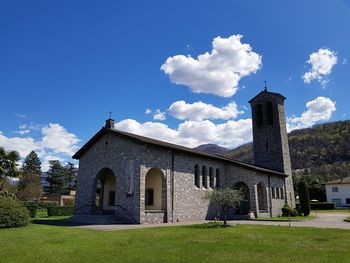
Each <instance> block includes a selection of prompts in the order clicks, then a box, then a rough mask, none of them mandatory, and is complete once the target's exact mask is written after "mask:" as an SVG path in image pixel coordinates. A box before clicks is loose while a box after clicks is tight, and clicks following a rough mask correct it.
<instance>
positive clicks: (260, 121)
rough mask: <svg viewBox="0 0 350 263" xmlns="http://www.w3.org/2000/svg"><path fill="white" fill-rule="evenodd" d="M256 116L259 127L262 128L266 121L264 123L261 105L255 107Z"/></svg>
mask: <svg viewBox="0 0 350 263" xmlns="http://www.w3.org/2000/svg"><path fill="white" fill-rule="evenodd" d="M255 116H256V125H257V127H261V126H262V125H263V122H264V121H263V106H262V104H260V103H259V104H257V105H256V106H255Z"/></svg>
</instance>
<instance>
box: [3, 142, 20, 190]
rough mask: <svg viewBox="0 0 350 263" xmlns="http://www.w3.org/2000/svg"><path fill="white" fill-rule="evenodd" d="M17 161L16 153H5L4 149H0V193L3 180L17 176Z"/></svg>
mask: <svg viewBox="0 0 350 263" xmlns="http://www.w3.org/2000/svg"><path fill="white" fill-rule="evenodd" d="M19 159H20V156H19V153H18V152H16V151H6V150H5V148H3V147H0V191H1V190H2V185H3V181H4V180H6V179H7V178H11V177H17V176H18V168H17V161H19Z"/></svg>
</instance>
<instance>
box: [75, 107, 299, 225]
mask: <svg viewBox="0 0 350 263" xmlns="http://www.w3.org/2000/svg"><path fill="white" fill-rule="evenodd" d="M282 106H283V104H282ZM278 112H279V114H282V113H283V114H284V112H282V111H278ZM253 119H254V115H253ZM279 124H283V123H279ZM284 125H285V123H284ZM113 127H114V125H113V122H112V120H107V123H106V126H105V127H104V128H102V129H101V130H100V132H98V133H97V134H96V135H95V136H94V137H93V138H92V139H91V140H90V141H89V142H88V143H87V144H86V145H85V146H83V148H82V149H81V150H79V151H78V153H77V154H75V155H74V156H73V157H74V158H77V159H79V174H78V184H77V196H76V204H75V215H76V216H82V215H92V214H94V213H96V189H97V184H98V183H97V182H98V179H99V178H101V176H102V175H103V173H105V171H108V173H112V174H113V175H114V177H115V195H110V196H113V197H114V198H115V200H113V201H114V202H113V204H114V207H115V208H114V210H113V213H114V214H115V215H116V217H118V218H119V219H120V220H122V221H123V222H128V223H162V222H178V221H179V222H181V221H193V220H203V219H214V218H215V217H220V216H221V214H220V210H219V209H218V208H216V207H214V206H213V205H212V204H210V203H209V202H208V201H206V200H204V199H203V197H204V195H205V194H206V193H207V192H209V191H213V190H214V189H215V188H224V187H235V185H240V186H242V185H243V186H245V187H246V189H247V197H249V198H248V199H247V200H248V201H247V203H246V204H244V206H243V205H242V208H240V211H239V212H240V213H243V211H245V212H249V211H252V212H254V214H255V216H256V217H268V216H277V215H280V214H281V208H282V207H283V205H284V204H285V203H286V202H289V201H288V195H289V194H290V193H292V191H291V190H290V183H291V181H289V180H291V177H290V176H289V175H290V173H289V171H287V168H286V167H287V165H288V160H287V161H285V170H283V171H281V170H280V169H279V168H280V167H278V169H277V168H276V167H273V168H276V169H275V171H272V170H268V169H264V168H259V167H256V166H252V165H248V164H243V163H239V162H236V161H233V160H230V159H227V158H224V157H219V156H216V155H211V154H206V153H201V152H197V151H194V150H192V149H188V148H185V147H181V146H176V145H172V144H168V143H164V142H160V141H156V140H152V139H149V138H145V137H141V136H137V135H132V134H127V133H125V132H121V131H117V130H114V129H113ZM279 132H280V131H279ZM255 136H256V135H255V133H254V140H255V139H256V138H255ZM265 138H266V137H264V139H265ZM277 139H278V138H277ZM277 139H276V140H277ZM273 140H275V138H273ZM279 142H281V141H279ZM282 143H285V141H283V142H282ZM287 143H288V141H287ZM274 144H275V146H274V147H277V144H278V141H276V142H275V143H274ZM272 145H273V144H272ZM282 148H283V147H282ZM284 150H285V149H284ZM287 150H288V149H287ZM282 151H283V150H282ZM285 154H287V153H285ZM270 157H271V156H270ZM273 157H275V156H273ZM287 157H289V153H288V156H287V155H285V156H284V157H283V158H287ZM278 158H280V156H279V157H278ZM278 158H277V157H276V160H277V161H279V159H278ZM283 158H282V159H283ZM270 160H273V161H275V159H273V158H272V159H270ZM289 165H290V160H289ZM196 167H197V169H196ZM289 169H290V166H289ZM152 171H153V173H154V174H153V176H154V179H153V180H159V181H158V183H157V185H159V186H152V187H150V186H149V185H147V182H146V181H147V180H146V178H148V176H150V174H151V172H152ZM195 171H197V172H198V173H199V177H198V178H197V179H198V180H197V181H196V175H195ZM203 180H204V181H203ZM160 182H161V183H160ZM154 185H156V183H154ZM153 188H154V189H153ZM106 189H107V188H106ZM109 190H110V189H109ZM160 192H161V194H159V193H160ZM292 194H293V197H292V200H293V202H294V193H292ZM107 196H108V195H107ZM154 198H160V199H161V200H154ZM291 203H292V202H291ZM153 204H157V206H154V205H153ZM160 204H161V205H160ZM146 207H147V209H146ZM153 207H157V209H154V210H150V208H152V209H153ZM102 210H103V209H102ZM100 212H103V211H100ZM237 212H238V211H232V213H231V216H232V217H234V216H237V215H236V214H237Z"/></svg>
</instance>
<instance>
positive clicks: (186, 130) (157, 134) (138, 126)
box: [116, 119, 252, 148]
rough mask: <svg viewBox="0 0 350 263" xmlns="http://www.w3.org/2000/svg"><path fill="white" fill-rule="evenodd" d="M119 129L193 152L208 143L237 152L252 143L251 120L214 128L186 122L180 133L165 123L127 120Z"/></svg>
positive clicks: (117, 127) (215, 125) (214, 125)
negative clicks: (238, 148) (235, 149)
mask: <svg viewBox="0 0 350 263" xmlns="http://www.w3.org/2000/svg"><path fill="white" fill-rule="evenodd" d="M116 129H119V130H123V131H126V132H130V133H135V134H139V135H142V136H146V137H151V138H154V139H157V140H162V141H166V142H171V143H175V144H180V145H183V146H186V147H191V148H192V147H196V146H198V145H200V144H204V143H215V144H217V145H221V146H223V147H229V148H233V147H236V146H238V145H241V144H243V143H246V142H249V141H251V140H252V124H251V119H242V120H238V121H232V120H231V121H227V122H226V123H222V124H214V123H213V122H211V121H209V120H206V121H198V122H197V121H185V122H183V123H181V124H180V125H179V126H178V127H177V128H176V129H171V128H169V127H168V126H167V125H166V124H163V123H158V122H145V123H139V122H137V121H135V120H132V119H126V120H122V121H120V122H118V123H117V124H116Z"/></svg>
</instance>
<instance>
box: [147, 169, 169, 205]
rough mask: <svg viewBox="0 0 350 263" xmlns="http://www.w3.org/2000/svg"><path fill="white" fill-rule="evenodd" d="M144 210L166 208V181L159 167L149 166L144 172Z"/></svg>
mask: <svg viewBox="0 0 350 263" xmlns="http://www.w3.org/2000/svg"><path fill="white" fill-rule="evenodd" d="M145 210H146V211H147V210H166V181H165V176H164V174H163V172H162V170H160V169H159V168H151V169H149V170H148V172H147V174H146V178H145Z"/></svg>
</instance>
